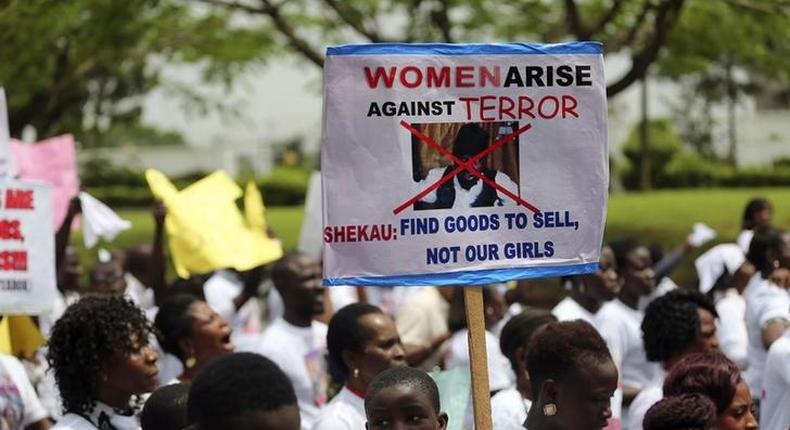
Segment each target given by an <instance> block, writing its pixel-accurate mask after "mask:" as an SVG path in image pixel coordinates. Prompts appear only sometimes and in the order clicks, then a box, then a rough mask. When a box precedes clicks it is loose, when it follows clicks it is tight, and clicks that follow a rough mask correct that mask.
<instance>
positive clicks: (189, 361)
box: [184, 356, 197, 369]
mask: <svg viewBox="0 0 790 430" xmlns="http://www.w3.org/2000/svg"><path fill="white" fill-rule="evenodd" d="M195 364H197V358H195V357H191V356H190V357H188V358H187V359H186V361H184V366H186V368H187V369H191V368H193V367H195Z"/></svg>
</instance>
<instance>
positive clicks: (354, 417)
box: [313, 303, 406, 430]
mask: <svg viewBox="0 0 790 430" xmlns="http://www.w3.org/2000/svg"><path fill="white" fill-rule="evenodd" d="M326 343H327V349H329V369H330V372H331V374H332V378H333V380H334V381H335V382H337V383H339V384H342V385H343V388H342V389H341V390H340V392H339V393H337V395H335V397H334V398H332V400H331V401H330V402H329V404H327V406H326V407H325V408H323V409H322V410H321V413H320V415H319V417H318V421H317V422H316V423H315V425H314V426H313V429H314V430H357V429H364V428H365V422H366V418H365V393H366V392H367V388H368V385H369V384H370V382H371V381H372V380H373V378H374V377H375V376H376V375H378V374H379V373H381V372H383V371H384V370H387V369H393V368H396V367H403V366H406V353H405V352H404V350H403V345H401V342H400V337H399V336H398V331H397V329H396V328H395V322H394V321H393V320H392V317H390V316H389V315H387V314H385V313H384V312H382V311H381V309H379V308H378V307H376V306H373V305H369V304H364V303H353V304H350V305H348V306H346V307H344V308H342V309H340V310H339V311H337V313H335V314H334V315H333V316H332V319H331V320H330V321H329V328H328V329H327V334H326Z"/></svg>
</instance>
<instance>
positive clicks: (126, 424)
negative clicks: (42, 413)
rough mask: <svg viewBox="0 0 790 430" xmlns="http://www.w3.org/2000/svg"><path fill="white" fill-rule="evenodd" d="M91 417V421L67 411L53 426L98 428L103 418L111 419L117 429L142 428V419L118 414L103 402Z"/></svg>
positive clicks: (72, 429)
mask: <svg viewBox="0 0 790 430" xmlns="http://www.w3.org/2000/svg"><path fill="white" fill-rule="evenodd" d="M89 418H90V421H89V420H88V419H86V418H85V417H83V416H81V415H77V414H73V413H67V414H66V415H64V416H63V418H62V419H60V420H59V421H58V423H57V424H55V426H54V427H52V430H97V429H99V428H100V425H99V422H100V421H103V420H109V422H110V424H112V426H113V427H115V428H116V429H117V430H139V429H140V421H139V420H138V419H137V417H136V416H134V415H130V416H125V415H118V414H116V413H115V412H114V411H113V410H112V408H111V407H109V406H107V405H105V404H103V403H98V404H97V405H96V408H94V410H93V412H92V413H91V414H90V416H89Z"/></svg>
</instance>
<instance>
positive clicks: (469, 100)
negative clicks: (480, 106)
mask: <svg viewBox="0 0 790 430" xmlns="http://www.w3.org/2000/svg"><path fill="white" fill-rule="evenodd" d="M458 100H460V101H462V102H464V103H466V120H467V121H471V120H472V102H476V101H477V97H458Z"/></svg>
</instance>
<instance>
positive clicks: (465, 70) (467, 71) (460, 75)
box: [455, 66, 475, 88]
mask: <svg viewBox="0 0 790 430" xmlns="http://www.w3.org/2000/svg"><path fill="white" fill-rule="evenodd" d="M474 70H475V68H474V67H472V66H458V67H456V68H455V86H456V87H458V88H470V87H473V86H475V82H474V80H475V74H474Z"/></svg>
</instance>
